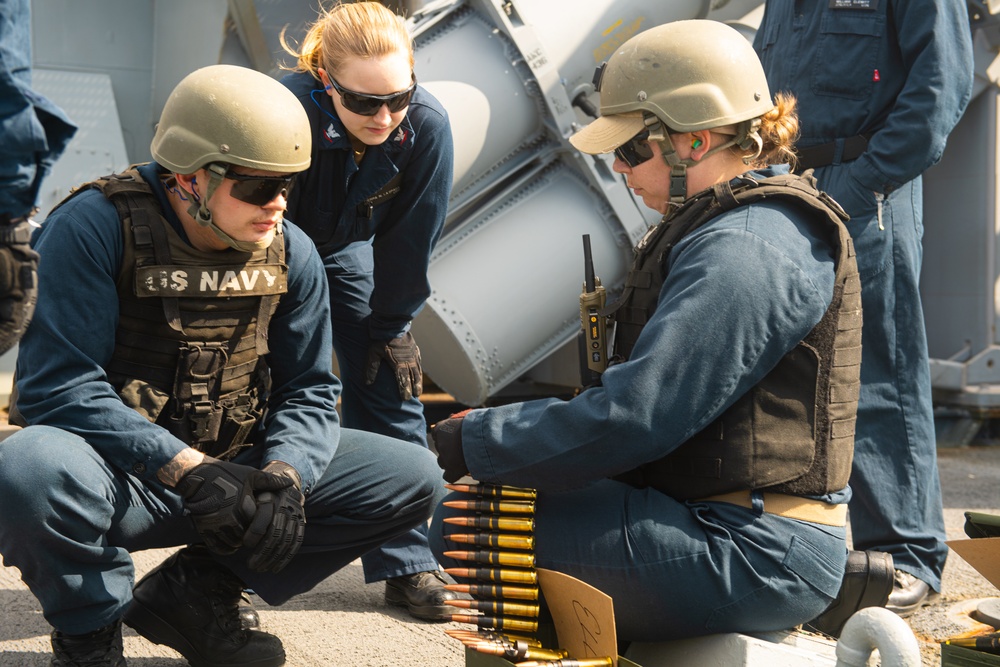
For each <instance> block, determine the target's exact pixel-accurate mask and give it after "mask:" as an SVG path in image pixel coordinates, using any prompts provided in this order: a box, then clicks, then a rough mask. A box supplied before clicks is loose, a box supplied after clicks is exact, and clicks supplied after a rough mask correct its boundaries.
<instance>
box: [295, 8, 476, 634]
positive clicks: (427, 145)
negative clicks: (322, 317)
mask: <svg viewBox="0 0 1000 667" xmlns="http://www.w3.org/2000/svg"><path fill="white" fill-rule="evenodd" d="M282 42H283V44H284V45H285V48H286V49H287V50H288V51H289V52H290V53H291V54H293V55H294V56H295V57H296V58H297V64H296V66H295V71H294V72H292V73H290V74H288V75H286V76H285V77H284V78H283V79H282V83H284V84H285V85H286V86H288V88H289V89H290V90H291V91H292V92H293V93H295V95H296V97H298V99H299V101H300V102H301V103H302V106H303V107H304V108H305V110H306V113H307V114H308V116H309V122H310V125H311V127H312V132H313V154H312V158H313V159H312V166H311V167H310V168H309V169H308V170H307V171H305V172H304V173H303V174H301V175H299V177H298V183H297V184H296V187H295V189H294V190H293V191H292V193H291V195H290V197H289V202H288V217H289V219H290V220H293V221H294V222H295V223H296V224H297V225H298V226H299V227H301V228H302V229H303V230H304V231H305V232H306V233H307V234H308V235H309V237H310V238H312V240H313V241H314V242H315V243H316V246H317V247H318V248H319V252H320V255H321V256H322V258H323V264H324V266H325V268H326V275H327V278H328V279H329V282H330V310H331V313H332V318H333V347H334V349H335V350H336V353H337V360H338V362H339V368H340V376H341V378H342V380H343V382H344V393H343V396H342V401H341V413H342V415H343V419H344V425H345V426H347V427H350V428H356V429H361V430H364V431H370V432H372V433H382V434H385V435H390V436H392V437H395V438H400V439H402V440H406V441H408V442H412V443H413V444H415V445H417V446H420V447H424V448H426V447H427V434H426V432H427V424H426V421H425V419H424V411H423V405H422V404H421V402H420V400H419V399H418V397H419V396H420V393H421V390H422V383H423V371H422V369H421V366H420V350H419V349H418V347H417V342H416V341H415V340H414V339H413V335H412V334H411V333H410V331H409V329H410V322H411V320H412V319H413V318H414V316H416V314H417V312H418V311H420V309H421V308H422V307H423V305H424V302H425V301H426V299H427V297H428V296H429V295H430V286H429V283H428V281H427V265H428V263H429V261H430V255H431V251H432V249H433V247H434V244H435V243H436V242H437V240H438V238H439V236H440V234H441V229H442V227H443V225H444V219H445V213H446V212H447V207H448V196H449V193H450V191H451V184H452V170H453V166H452V162H453V146H452V135H451V128H450V125H449V122H448V116H447V114H446V113H445V110H444V108H443V107H442V106H441V104H440V103H439V102H438V101H437V100H436V99H435V98H434V97H433V96H431V95H430V93H428V92H427V91H426V90H424V89H423V88H421V87H420V85H419V84H418V83H417V79H416V75H415V73H414V71H413V44H412V39H411V37H410V34H409V32H408V31H407V28H406V25H405V23H404V21H403V19H402V18H401V17H400V16H397V15H396V14H394V13H393V12H392V11H390V10H389V9H387V8H386V7H385V6H384V5H382V4H381V3H378V2H356V3H338V4H336V5H335V6H333V7H332V8H331V9H330V10H329V11H323V12H322V14H321V16H320V17H319V19H318V20H317V21H316V22H315V23H314V24H313V25H312V26H311V27H310V28H309V30H308V32H307V34H306V36H305V37H304V39H303V42H302V44H301V46H300V48H299V49H298V50H296V49H293V48H291V47H290V46H289V45H288V44H287V43H286V42H285V41H284V40H282ZM362 561H363V564H364V572H365V581H367V582H368V583H372V582H377V581H383V580H384V581H385V582H386V583H385V599H386V602H388V603H389V604H391V605H397V606H402V607H405V608H407V609H408V610H409V613H410V614H411V615H412V616H414V617H416V618H421V619H425V620H432V621H441V620H447V619H448V618H449V617H450V615H451V614H452V613H453V611H454V609H453V608H452V607H450V606H448V605H446V604H444V602H445V600H449V599H453V598H454V597H456V596H455V594H454V593H451V592H449V591H447V590H445V589H444V583H445V581H444V579H443V578H442V576H443V575H442V574H441V572H440V570H439V565H438V563H437V561H435V559H434V556H433V555H432V554H431V552H430V549H429V547H428V546H427V531H426V527H423V526H422V527H419V528H417V529H414V530H413V531H411V532H410V533H408V534H407V535H404V536H402V537H401V538H399V539H397V540H394V541H393V542H391V543H389V544H386V545H384V546H383V547H381V548H380V549H377V550H374V551H372V552H371V553H369V554H366V555H365V556H364V558H363V559H362Z"/></svg>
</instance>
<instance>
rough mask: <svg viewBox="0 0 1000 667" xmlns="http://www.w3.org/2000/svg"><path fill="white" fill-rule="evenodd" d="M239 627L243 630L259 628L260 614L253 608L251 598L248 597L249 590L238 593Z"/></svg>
mask: <svg viewBox="0 0 1000 667" xmlns="http://www.w3.org/2000/svg"><path fill="white" fill-rule="evenodd" d="M238 609H239V612H240V627H241V628H243V629H244V630H260V614H258V613H257V610H256V609H254V608H253V600H251V599H250V591H243V592H242V593H241V594H240V602H239V607H238Z"/></svg>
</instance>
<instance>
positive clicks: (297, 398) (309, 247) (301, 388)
mask: <svg viewBox="0 0 1000 667" xmlns="http://www.w3.org/2000/svg"><path fill="white" fill-rule="evenodd" d="M285 248H286V254H285V258H286V261H287V262H288V293H287V294H284V295H282V297H281V300H280V301H279V303H278V310H277V312H275V314H274V317H273V318H271V326H270V328H269V330H268V341H269V345H270V354H269V355H268V365H269V366H270V368H271V381H272V385H271V398H270V400H269V401H268V415H267V418H266V422H265V429H266V433H265V436H264V445H265V446H266V447H267V452H266V453H265V454H264V460H265V462H266V461H272V460H278V461H284V462H285V463H288V464H289V465H291V466H292V467H294V468H295V469H296V470H297V471H298V473H299V475H301V476H302V488H303V489H304V490H306V491H307V492H308V490H309V489H310V488H311V487H312V486H314V485H315V483H316V480H318V479H319V477H320V476H321V475H322V474H323V472H324V471H325V470H326V468H327V467H328V465H329V464H330V461H331V460H332V459H333V455H334V453H335V452H336V451H337V445H338V443H339V442H340V423H339V418H338V416H337V397H338V395H339V393H340V381H339V380H338V379H337V377H336V376H335V375H334V374H333V370H332V369H333V343H332V340H333V334H332V332H331V326H332V325H331V323H330V297H329V289H328V287H327V281H326V274H325V273H324V270H323V263H322V261H321V260H320V257H319V253H318V252H317V251H316V246H315V245H314V244H313V243H312V241H310V240H309V238H308V237H307V236H306V235H305V234H304V233H302V231H301V230H299V229H298V228H296V227H294V226H293V225H290V224H288V223H287V222H286V225H285Z"/></svg>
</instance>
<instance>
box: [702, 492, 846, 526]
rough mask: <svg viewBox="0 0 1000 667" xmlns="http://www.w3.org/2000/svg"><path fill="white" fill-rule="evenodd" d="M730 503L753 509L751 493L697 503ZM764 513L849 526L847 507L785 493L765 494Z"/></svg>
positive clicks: (714, 498) (727, 494)
mask: <svg viewBox="0 0 1000 667" xmlns="http://www.w3.org/2000/svg"><path fill="white" fill-rule="evenodd" d="M705 501H709V502H713V503H730V504H731V505H739V506H740V507H746V508H747V509H752V508H753V504H752V503H751V501H750V492H749V491H733V492H732V493H723V494H721V495H718V496H709V497H708V498H699V499H698V500H697V501H696V502H705ZM764 511H765V512H767V513H768V514H777V515H778V516H783V517H785V518H787V519H798V520H799V521H809V522H810V523H821V524H824V525H826V526H845V525H847V505H831V504H830V503H824V502H823V501H822V500H813V499H811V498H803V497H802V496H789V495H787V494H784V493H768V492H766V491H765V492H764Z"/></svg>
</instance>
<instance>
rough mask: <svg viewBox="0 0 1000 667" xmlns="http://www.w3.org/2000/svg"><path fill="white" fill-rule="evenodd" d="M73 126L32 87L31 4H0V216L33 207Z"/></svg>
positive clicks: (15, 0) (12, 0) (10, 0)
mask: <svg viewBox="0 0 1000 667" xmlns="http://www.w3.org/2000/svg"><path fill="white" fill-rule="evenodd" d="M75 133H76V125H75V124H74V123H73V122H72V121H71V120H70V119H69V118H67V117H66V114H65V113H64V112H63V110H62V109H60V108H59V107H58V106H56V105H55V104H53V103H52V102H51V101H50V100H48V99H46V98H45V97H44V96H42V95H40V94H39V93H37V92H35V91H34V90H32V89H31V0H0V216H3V215H4V214H8V215H10V217H11V218H19V217H21V216H25V215H28V214H29V213H30V212H31V210H32V209H33V208H34V207H35V203H36V200H37V199H38V189H39V187H40V186H41V184H42V179H43V178H45V176H46V175H47V174H48V172H49V170H50V169H51V168H52V164H53V163H54V162H55V161H56V159H58V157H59V156H60V155H62V153H63V151H64V150H66V146H67V145H68V144H69V141H70V139H72V137H73V135H74V134H75Z"/></svg>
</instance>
